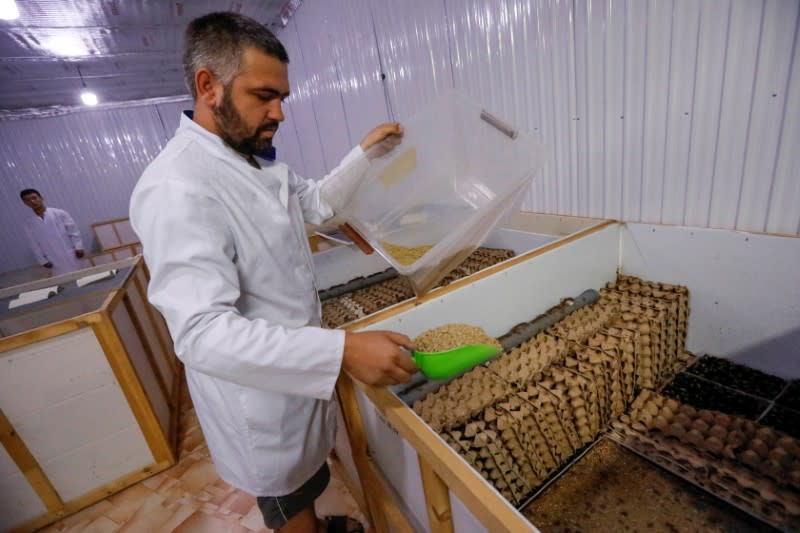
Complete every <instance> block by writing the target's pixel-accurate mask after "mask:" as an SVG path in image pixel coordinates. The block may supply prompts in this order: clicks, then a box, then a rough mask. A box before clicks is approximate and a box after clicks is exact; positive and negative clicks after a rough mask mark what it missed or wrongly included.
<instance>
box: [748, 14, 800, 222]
mask: <svg viewBox="0 0 800 533" xmlns="http://www.w3.org/2000/svg"><path fill="white" fill-rule="evenodd" d="M782 4H783V2H781V1H777V0H768V1H767V2H766V3H765V4H764V17H763V21H762V29H761V43H760V46H759V50H758V59H757V63H756V69H757V71H756V78H755V84H754V92H753V106H752V110H751V118H750V128H749V131H748V136H747V154H746V158H745V165H744V174H743V175H742V186H741V193H740V196H739V198H740V201H739V206H738V212H737V218H736V227H743V228H756V229H761V228H765V227H766V225H767V216H768V214H769V200H770V198H769V196H770V190H771V189H772V187H771V186H770V185H771V180H772V177H773V175H774V171H775V163H776V158H777V155H778V145H779V142H780V134H781V128H780V127H779V125H780V124H782V122H783V117H784V113H786V112H787V107H786V104H787V100H788V97H789V95H787V94H786V84H787V83H788V81H789V63H788V62H787V61H786V59H785V54H786V51H788V50H792V45H793V44H794V43H793V41H794V39H795V32H796V20H797V14H798V8H800V2H794V3H792V7H791V9H783V5H782ZM795 92H797V91H795ZM794 109H795V113H796V110H797V107H795V108H794ZM793 118H794V119H795V120H794V122H797V120H796V115H795V117H793ZM791 120H792V119H790V121H791ZM795 146H797V145H795ZM794 168H795V171H796V170H797V168H798V167H797V166H795V167H794ZM795 181H798V180H797V174H795ZM794 198H795V200H799V199H800V194H796V195H795V196H794Z"/></svg>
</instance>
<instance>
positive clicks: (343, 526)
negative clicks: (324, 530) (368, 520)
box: [325, 516, 364, 533]
mask: <svg viewBox="0 0 800 533" xmlns="http://www.w3.org/2000/svg"><path fill="white" fill-rule="evenodd" d="M325 520H326V521H327V522H328V533H364V526H362V525H361V522H359V521H358V520H356V519H355V518H351V517H349V516H328V517H325ZM350 520H352V522H351V524H352V523H355V524H358V525H357V526H355V529H348V528H347V524H348V521H350Z"/></svg>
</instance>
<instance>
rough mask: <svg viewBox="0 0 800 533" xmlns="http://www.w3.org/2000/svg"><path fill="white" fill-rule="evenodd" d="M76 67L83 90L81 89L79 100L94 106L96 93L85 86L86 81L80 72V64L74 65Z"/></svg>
mask: <svg viewBox="0 0 800 533" xmlns="http://www.w3.org/2000/svg"><path fill="white" fill-rule="evenodd" d="M76 67H77V68H78V76H80V77H81V85H83V91H81V102H83V103H84V104H85V105H88V106H95V105H97V95H96V94H94V93H93V92H92V91H90V90H89V89H87V88H86V82H85V81H83V73H81V66H80V65H76Z"/></svg>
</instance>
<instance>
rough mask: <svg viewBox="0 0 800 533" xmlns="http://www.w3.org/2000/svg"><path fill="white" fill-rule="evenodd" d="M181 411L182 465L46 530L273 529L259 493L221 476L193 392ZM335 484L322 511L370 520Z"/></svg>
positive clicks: (229, 532) (214, 532) (218, 532)
mask: <svg viewBox="0 0 800 533" xmlns="http://www.w3.org/2000/svg"><path fill="white" fill-rule="evenodd" d="M182 411H183V412H182V415H181V437H180V439H181V445H180V452H179V453H180V460H179V461H178V464H176V465H175V466H173V467H172V468H170V469H169V470H166V471H164V472H161V473H160V474H156V475H155V476H153V477H151V478H148V479H146V480H144V481H142V482H141V483H139V484H137V485H134V486H132V487H129V488H127V489H125V490H124V491H122V492H120V493H117V494H115V495H114V496H111V497H109V498H107V499H105V500H103V501H101V502H98V503H96V504H94V505H92V506H91V507H88V508H86V509H84V510H82V511H80V512H78V513H76V514H74V515H72V516H68V517H67V518H64V519H63V520H61V521H59V522H56V523H55V524H52V525H50V526H48V527H47V528H45V529H43V530H41V531H42V533H55V532H59V533H79V532H80V533H123V532H124V533H253V532H258V533H269V531H270V530H268V529H266V528H265V527H264V522H263V520H262V517H261V512H260V511H259V510H258V507H257V506H256V499H255V497H253V496H250V495H248V494H245V493H244V492H242V491H240V490H237V489H234V488H233V487H231V486H230V485H228V484H227V483H225V482H224V481H222V480H221V479H220V478H219V476H218V475H217V471H216V469H215V468H214V464H213V463H212V462H211V459H210V457H209V454H208V447H207V446H206V443H205V440H204V439H203V434H202V432H201V431H200V426H199V424H198V422H197V417H196V416H195V413H194V409H193V408H192V405H191V401H190V400H189V398H188V396H185V397H184V401H183V408H182ZM331 474H332V478H331V483H330V485H329V486H328V488H327V490H326V491H325V492H324V493H323V494H322V496H321V497H320V498H319V500H318V501H317V506H316V510H317V514H318V515H319V516H328V515H343V514H344V515H348V516H352V517H354V518H356V519H358V520H359V521H361V522H362V523H365V520H364V515H363V514H362V513H361V511H360V510H359V509H358V505H357V504H356V502H355V500H353V497H352V496H351V495H350V493H349V492H348V490H347V488H346V487H345V485H344V483H343V482H342V481H341V480H340V479H338V478H337V477H336V476H335V474H333V470H332V471H331Z"/></svg>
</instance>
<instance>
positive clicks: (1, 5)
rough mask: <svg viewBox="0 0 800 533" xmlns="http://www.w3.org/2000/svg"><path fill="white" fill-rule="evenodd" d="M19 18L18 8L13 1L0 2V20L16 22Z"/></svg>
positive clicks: (0, 0)
mask: <svg viewBox="0 0 800 533" xmlns="http://www.w3.org/2000/svg"><path fill="white" fill-rule="evenodd" d="M18 18H19V8H18V7H17V3H16V2H15V1H14V0H0V19H3V20H16V19H18Z"/></svg>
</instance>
